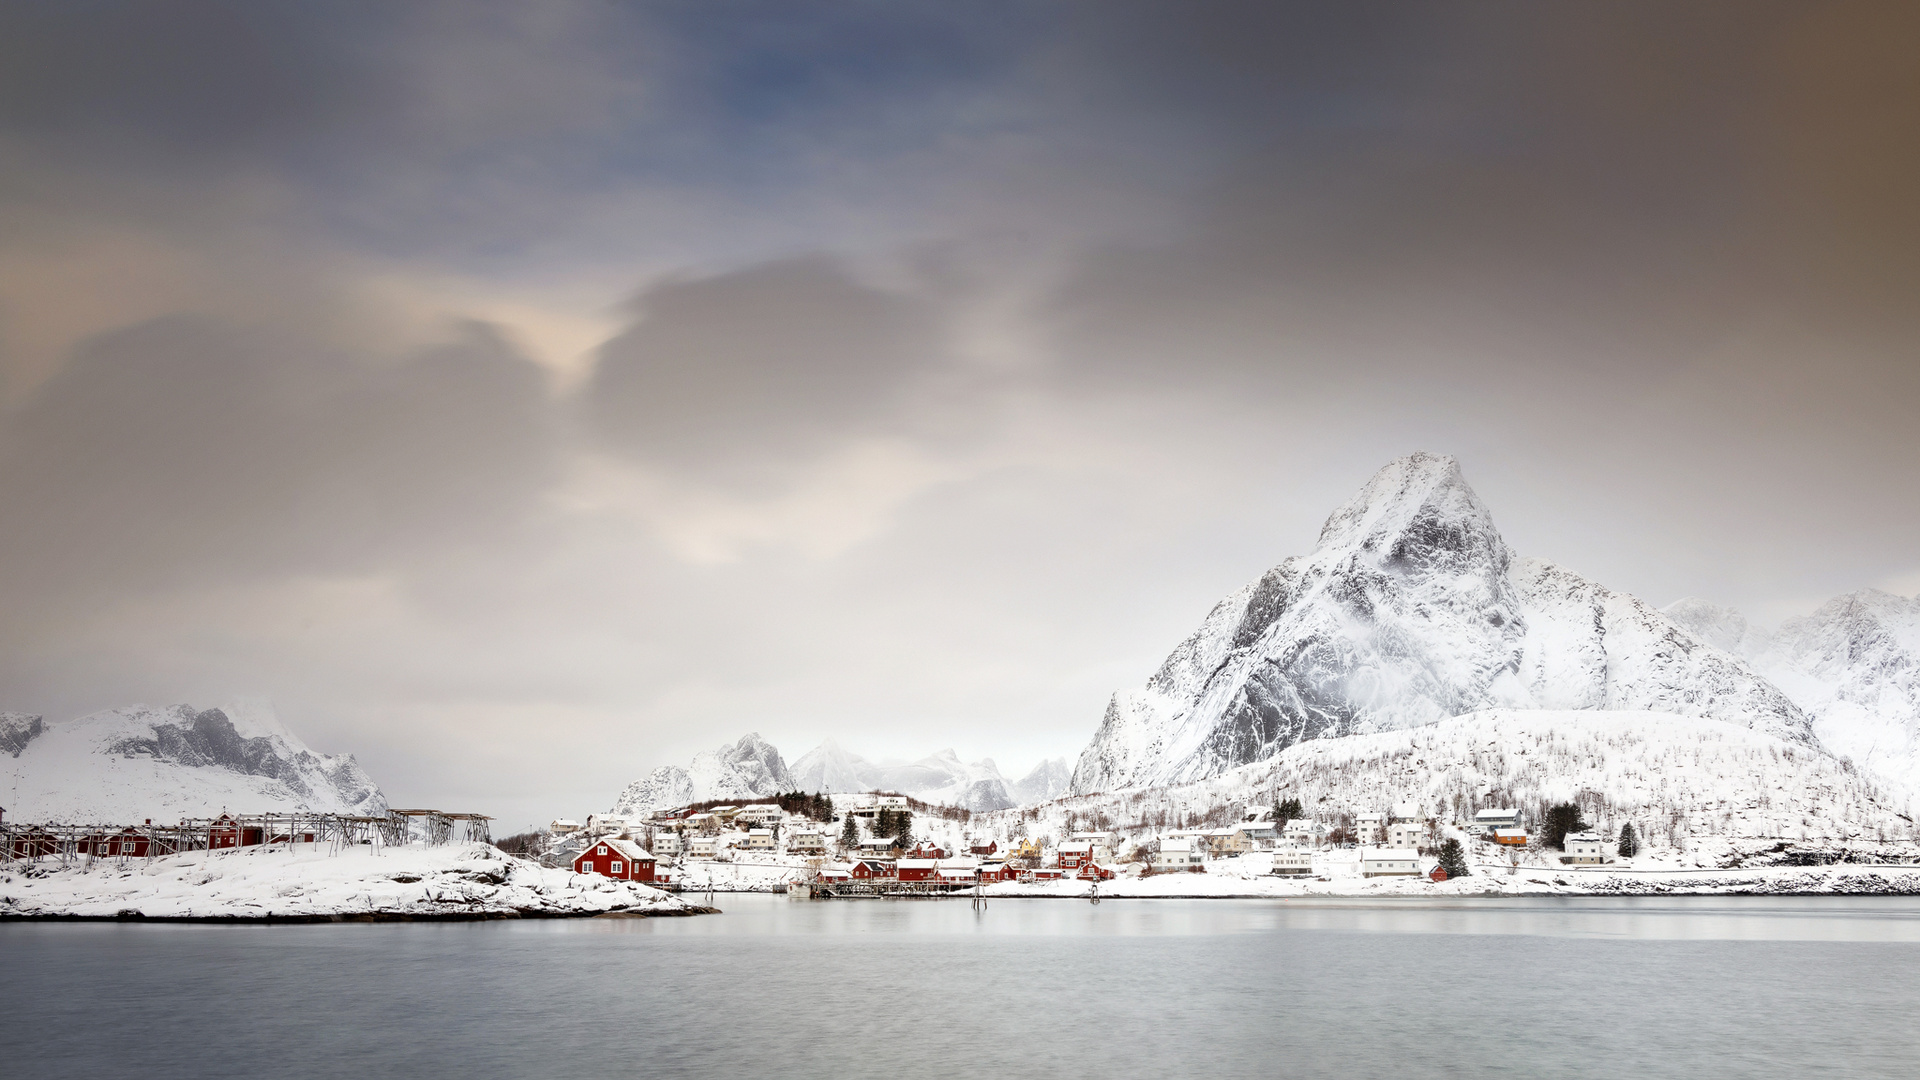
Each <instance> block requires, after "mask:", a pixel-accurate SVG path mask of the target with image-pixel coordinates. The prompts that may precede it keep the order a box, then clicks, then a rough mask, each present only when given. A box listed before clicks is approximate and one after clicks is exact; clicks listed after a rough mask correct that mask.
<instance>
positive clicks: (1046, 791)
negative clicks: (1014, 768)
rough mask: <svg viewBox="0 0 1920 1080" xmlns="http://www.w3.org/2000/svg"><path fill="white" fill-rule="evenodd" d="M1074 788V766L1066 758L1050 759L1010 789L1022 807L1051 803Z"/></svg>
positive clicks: (1035, 767)
mask: <svg viewBox="0 0 1920 1080" xmlns="http://www.w3.org/2000/svg"><path fill="white" fill-rule="evenodd" d="M1072 787H1073V766H1071V765H1069V764H1067V759H1066V758H1063V757H1061V758H1048V759H1047V760H1045V761H1043V762H1041V763H1040V764H1038V765H1035V766H1034V767H1033V771H1032V772H1030V773H1028V774H1027V775H1025V776H1023V777H1021V778H1020V779H1019V780H1018V781H1017V782H1015V783H1014V784H1013V786H1012V787H1011V788H1009V789H1008V791H1009V793H1010V794H1012V795H1013V799H1014V802H1016V803H1019V804H1020V805H1021V806H1031V805H1033V804H1034V803H1043V802H1051V801H1053V800H1054V799H1057V798H1059V797H1060V796H1062V795H1065V794H1066V793H1067V792H1068V791H1069V790H1071V789H1072Z"/></svg>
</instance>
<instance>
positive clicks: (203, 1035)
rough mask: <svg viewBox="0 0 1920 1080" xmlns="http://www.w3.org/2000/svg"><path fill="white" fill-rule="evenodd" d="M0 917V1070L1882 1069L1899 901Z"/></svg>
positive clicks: (1897, 1047)
mask: <svg viewBox="0 0 1920 1080" xmlns="http://www.w3.org/2000/svg"><path fill="white" fill-rule="evenodd" d="M719 902H720V903H721V906H723V907H724V908H725V909H726V910H727V914H725V915H723V916H718V917H709V918H698V919H658V920H573V921H558V922H505V923H453V924H446V923H421V924H391V925H338V926H334V925H327V926H271V927H269V926H192V925H177V926H176V925H139V924H100V925H86V924H59V923H53V924H45V923H12V924H4V925H0V1010H3V1011H0V1016H4V1017H5V1023H0V1074H4V1075H5V1076H7V1077H22V1078H25V1077H90V1078H104V1077H159V1078H172V1077H181V1078H188V1077H191V1078H224V1077H248V1078H256V1077H340V1076H354V1077H386V1076H395V1077H410V1078H414V1077H417V1078H438V1077H460V1078H471V1077H541V1078H545V1077H554V1078H571V1077H628V1076H632V1077H641V1076H645V1077H738V1076H789V1077H823V1076H834V1077H847V1078H865V1077H899V1076H936V1075H943V1074H950V1075H966V1076H973V1075H980V1076H995V1077H1027V1076H1035V1075H1039V1074H1043V1073H1044V1074H1052V1075H1071V1076H1082V1075H1093V1076H1102V1077H1106V1076H1112V1077H1266V1078H1273V1077H1288V1078H1293V1077H1299V1078H1308V1077H1314V1078H1317V1077H1382V1076H1390V1075H1395V1074H1398V1073H1402V1072H1406V1073H1410V1074H1414V1075H1431V1076H1511V1077H1689V1078H1702V1077H1770V1076H1781V1077H1787V1076H1791V1077H1796V1078H1804V1077H1809V1076H1845V1077H1912V1076H1916V1075H1920V1033H1917V1032H1916V1027H1915V1024H1914V1021H1913V1017H1914V1015H1915V1013H1916V1009H1920V979H1916V977H1915V976H1916V975H1920V902H1916V901H1913V900H1908V899H1896V898H1870V899H1867V898H1863V899H1848V898H1808V899H1798V900H1796V899H1757V898H1756V899H1711V900H1706V899H1683V900H1671V899H1668V900H1631V901H1613V900H1536V901H1485V902H1461V903H1454V904H1446V905H1429V904H1408V903H1374V904H1358V903H1325V904H1304V903H1298V902H1262V901H1245V902H1241V901H1217V900H1216V901H1118V900H1110V901H1107V902H1106V903H1103V904H1100V905H1098V906H1094V905H1090V904H1086V903H1082V902H1074V901H1060V900H1023V901H1015V900H996V901H994V902H993V903H992V904H991V906H990V907H989V908H988V910H987V911H985V912H983V913H982V912H975V911H974V910H972V908H971V907H970V905H968V904H967V903H966V902H964V901H943V902H926V901H813V902H806V901H789V900H787V899H785V898H784V897H772V896H722V897H720V898H719Z"/></svg>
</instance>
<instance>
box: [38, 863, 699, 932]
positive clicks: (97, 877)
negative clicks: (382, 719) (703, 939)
mask: <svg viewBox="0 0 1920 1080" xmlns="http://www.w3.org/2000/svg"><path fill="white" fill-rule="evenodd" d="M701 910H703V909H699V908H695V907H693V906H692V905H689V904H687V903H686V902H684V901H682V900H680V899H678V898H677V897H673V896H670V895H668V894H666V893H664V892H662V891H660V890H659V889H655V888H651V887H649V886H646V885H641V884H639V883H637V882H625V881H614V880H612V879H611V878H604V877H598V876H594V875H583V874H575V873H573V872H571V871H568V870H553V869H549V868H547V867H543V866H540V865H538V864H536V863H533V862H529V861H528V860H526V859H522V858H518V857H515V856H512V855H507V854H505V853H503V852H501V851H500V850H499V849H497V848H495V847H492V846H491V845H488V844H455V845H445V846H437V847H429V846H426V845H409V846H406V847H388V848H380V849H376V848H373V847H352V848H347V849H344V850H340V851H338V852H334V851H332V850H330V847H329V845H326V844H301V845H296V846H295V848H294V850H292V851H289V850H288V849H287V848H286V847H284V846H276V847H250V848H240V849H238V850H232V851H221V852H207V851H197V852H191V853H188V854H184V855H171V856H167V857H164V858H158V859H154V860H152V861H151V862H149V861H147V860H145V859H126V860H124V861H123V860H119V859H111V858H103V859H97V860H87V859H82V860H80V861H79V862H77V863H73V864H69V865H67V866H65V867H62V866H60V865H59V864H58V863H55V862H53V861H51V860H42V861H40V862H31V863H29V862H15V863H6V864H0V918H107V919H110V918H148V919H220V920H225V919H233V920H268V919H271V920H286V921H302V920H311V921H319V920H329V919H331V920H342V919H484V918H512V917H516V916H522V917H562V916H579V915H603V914H615V913H620V914H630V915H691V914H697V913H699V912H700V911H701Z"/></svg>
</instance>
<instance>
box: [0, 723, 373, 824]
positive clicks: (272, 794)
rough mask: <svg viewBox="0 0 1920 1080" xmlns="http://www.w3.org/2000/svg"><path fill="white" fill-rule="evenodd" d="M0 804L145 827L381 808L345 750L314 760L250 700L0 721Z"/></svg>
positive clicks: (16, 813) (39, 816)
mask: <svg viewBox="0 0 1920 1080" xmlns="http://www.w3.org/2000/svg"><path fill="white" fill-rule="evenodd" d="M0 753H4V754H5V755H6V756H4V757H0V798H4V799H5V800H6V806H7V813H8V816H9V817H10V818H12V819H13V820H16V821H66V822H77V823H93V822H98V823H114V822H136V823H137V822H140V821H144V820H147V819H152V820H153V821H155V822H163V823H171V822H173V821H175V820H178V819H181V818H196V817H211V816H213V815H215V814H218V813H220V812H221V811H222V810H232V811H235V812H243V813H260V812H281V813H284V812H288V811H294V810H313V811H326V812H333V813H347V814H381V813H385V812H386V808H387V800H386V796H384V795H382V794H381V793H380V789H379V787H378V786H377V785H375V784H374V782H373V779H372V778H371V777H369V776H368V775H367V773H366V770H365V769H362V768H361V767H360V763H359V762H357V761H355V760H354V759H353V758H352V757H351V756H349V755H345V754H338V755H335V754H316V753H314V752H313V751H312V750H310V749H308V748H307V746H306V744H305V743H303V742H301V741H300V740H299V739H298V738H297V737H296V736H295V735H294V734H293V733H292V732H290V731H288V730H287V729H286V728H285V727H284V726H282V725H281V724H280V722H279V721H278V720H277V719H275V718H274V716H273V714H272V711H271V710H270V709H266V708H264V707H261V706H257V705H248V706H238V707H235V706H229V707H226V708H223V709H204V710H201V709H195V708H194V707H193V706H191V705H173V706H169V707H167V708H154V707H151V706H147V705H134V706H130V707H128V708H123V709H109V710H107V711H106V712H98V713H94V714H92V715H90V716H83V717H80V718H78V719H75V720H63V721H54V722H46V721H44V720H43V719H42V718H40V717H38V716H26V715H22V714H19V713H5V714H0Z"/></svg>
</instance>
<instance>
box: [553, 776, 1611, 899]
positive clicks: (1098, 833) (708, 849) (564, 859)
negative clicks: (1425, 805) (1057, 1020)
mask: <svg viewBox="0 0 1920 1080" xmlns="http://www.w3.org/2000/svg"><path fill="white" fill-rule="evenodd" d="M943 811H944V812H946V815H948V816H943V814H942V812H943ZM1289 811H1292V812H1291V813H1290V812H1289ZM950 815H951V808H946V807H933V806H928V805H926V804H922V803H919V802H917V801H916V800H912V799H910V798H908V797H906V796H903V795H897V794H882V793H867V794H860V795H840V796H831V797H829V796H818V795H801V794H798V793H796V794H794V795H789V796H783V797H781V798H780V799H778V800H770V801H764V802H747V803H737V804H736V803H721V804H715V805H703V804H697V805H690V806H680V807H674V808H670V809H663V810H659V811H656V812H655V813H653V814H650V815H646V816H637V817H636V816H621V815H615V814H594V815H590V816H589V817H587V819H586V820H585V821H584V822H582V821H576V820H572V819H558V820H555V821H554V822H552V823H551V825H550V826H549V827H548V831H547V833H546V834H545V837H546V846H545V849H544V850H542V851H539V852H537V853H535V854H537V855H538V856H539V857H540V858H541V859H542V860H543V861H544V862H546V863H547V864H548V865H551V866H555V867H568V868H571V869H572V870H573V871H574V872H575V873H579V874H598V875H602V876H606V877H610V878H615V879H619V880H626V881H640V882H646V883H649V884H652V885H655V886H657V887H663V888H669V889H675V888H686V887H690V888H703V889H708V890H714V889H722V890H724V889H728V888H736V889H737V888H747V889H753V888H781V887H784V888H786V889H788V890H789V891H791V892H795V893H806V894H809V895H820V896H861V895H895V894H928V895H933V894H940V893H949V892H954V891H958V890H966V889H972V888H974V887H976V886H988V885H999V884H1004V883H1020V884H1026V885H1033V884H1044V883H1048V882H1058V881H1066V880H1073V881H1079V882H1087V883H1092V884H1093V886H1094V887H1095V888H1096V889H1097V887H1098V883H1100V882H1103V881H1112V880H1114V879H1116V878H1135V879H1137V878H1147V877H1155V876H1159V875H1167V874H1209V873H1211V874H1227V875H1229V876H1232V877H1239V878H1246V877H1254V876H1261V877H1265V876H1275V877H1282V878H1301V879H1317V880H1321V881H1337V880H1341V879H1351V880H1361V881H1364V880H1371V879H1380V878H1416V879H1425V880H1428V881H1432V882H1441V881H1446V880H1448V879H1449V878H1450V877H1460V876H1465V875H1467V874H1470V873H1471V872H1472V871H1471V870H1470V869H1469V866H1470V865H1472V864H1478V865H1480V866H1482V867H1499V866H1502V865H1505V866H1507V867H1510V868H1512V867H1518V866H1519V865H1520V864H1521V853H1523V852H1529V851H1531V852H1533V854H1534V856H1536V857H1534V858H1529V859H1528V863H1529V864H1530V865H1532V864H1535V863H1537V862H1539V861H1541V859H1540V858H1539V856H1540V855H1541V852H1540V848H1541V847H1542V844H1541V841H1542V839H1543V836H1542V835H1538V834H1537V831H1535V832H1530V831H1529V828H1528V825H1527V822H1526V821H1525V820H1524V815H1523V813H1522V812H1521V811H1520V810H1519V809H1516V808H1491V809H1485V810H1480V811H1477V812H1476V813H1475V814H1474V815H1473V816H1472V817H1471V818H1469V819H1467V820H1461V821H1446V822H1442V821H1439V820H1436V819H1434V818H1432V817H1430V816H1427V815H1425V814H1422V813H1420V811H1419V810H1418V808H1416V807H1412V806H1399V807H1392V808H1388V809H1383V810H1372V809H1364V810H1358V811H1355V812H1351V813H1347V814H1342V815H1340V816H1339V820H1340V821H1341V822H1342V823H1341V824H1337V825H1336V824H1331V823H1329V822H1325V821H1319V820H1315V819H1312V818H1308V817H1304V816H1300V815H1299V814H1298V806H1297V803H1282V802H1280V801H1279V800H1276V802H1275V805H1273V806H1271V807H1261V808H1255V809H1250V810H1247V811H1246V812H1244V814H1243V815H1241V820H1238V821H1235V822H1232V823H1230V824H1227V825H1224V826H1218V827H1209V828H1174V829H1168V830H1165V831H1162V832H1158V833H1157V835H1152V836H1150V837H1146V838H1142V839H1129V838H1127V837H1125V836H1123V835H1122V834H1120V833H1119V832H1116V831H1113V830H1110V829H1088V830H1076V831H1070V832H1066V833H1064V834H1062V835H1060V836H1058V837H1055V836H1046V835H1040V836H1031V837H1028V836H1017V837H1000V836H993V835H986V834H983V833H978V832H970V831H969V829H968V824H969V822H968V821H967V820H959V821H956V820H954V818H953V817H952V816H950ZM1563 817H1564V822H1563V824H1565V825H1578V824H1581V823H1580V822H1579V821H1578V814H1577V811H1576V812H1574V813H1572V814H1566V815H1563ZM923 822H924V824H923ZM1549 828H1551V826H1549ZM1558 833H1559V834H1558V835H1556V836H1553V837H1551V840H1552V844H1551V850H1550V851H1548V852H1547V853H1546V854H1545V859H1546V860H1549V861H1551V862H1555V863H1558V864H1560V865H1564V866H1605V865H1609V864H1615V863H1617V862H1618V861H1619V860H1620V858H1621V855H1622V853H1623V852H1624V853H1625V854H1626V855H1627V856H1628V857H1629V859H1630V857H1631V855H1632V854H1633V853H1634V850H1635V840H1634V838H1633V833H1632V829H1631V826H1628V827H1627V828H1626V831H1625V835H1624V836H1616V837H1607V836H1602V835H1601V834H1599V833H1597V832H1593V831H1591V830H1586V829H1572V828H1564V827H1563V828H1560V829H1559V830H1558Z"/></svg>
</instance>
